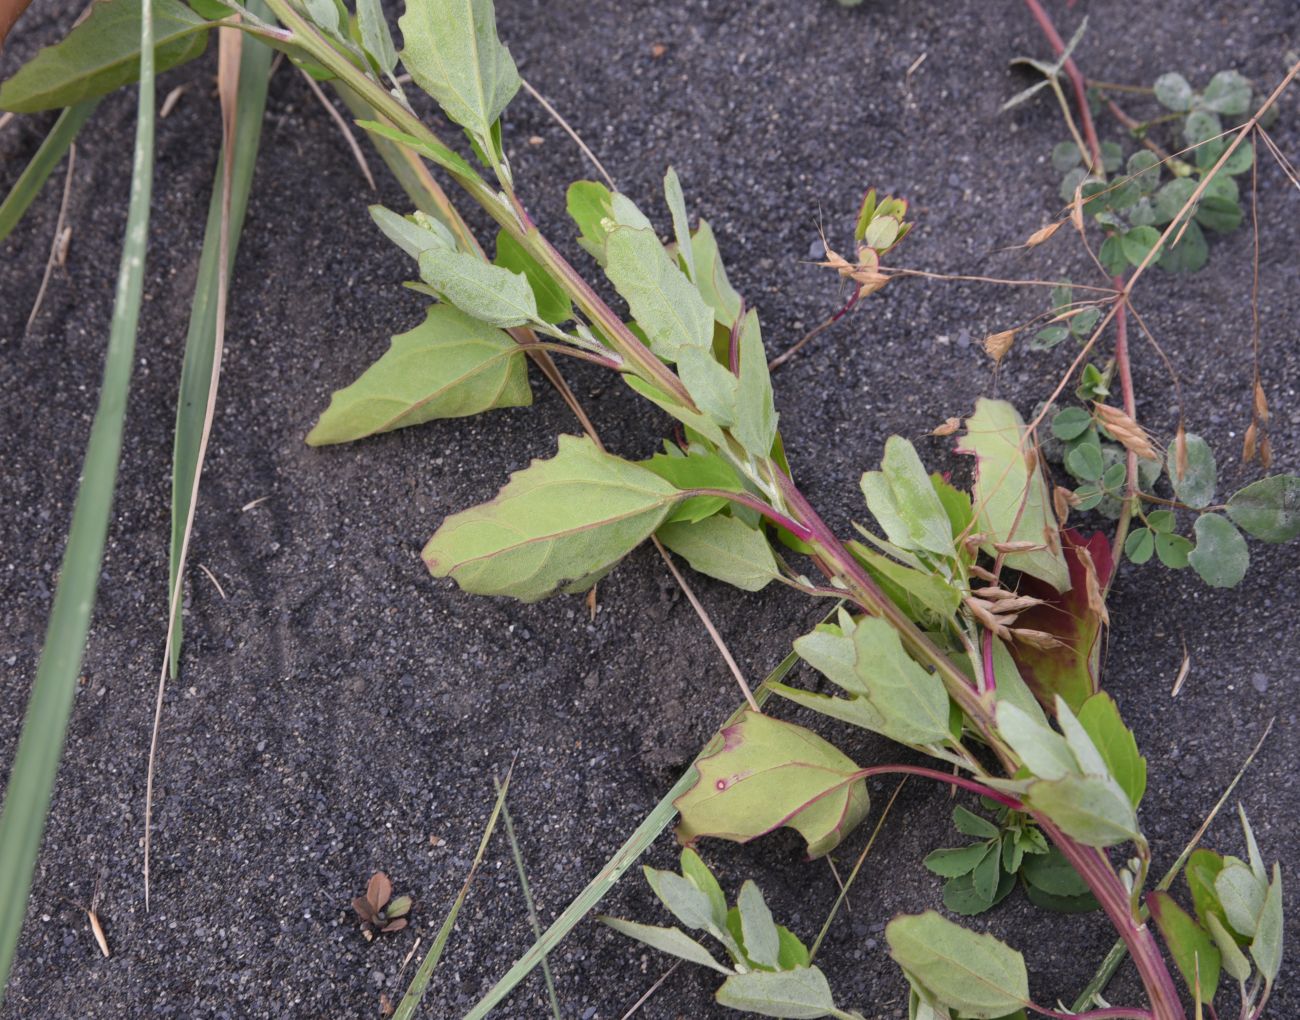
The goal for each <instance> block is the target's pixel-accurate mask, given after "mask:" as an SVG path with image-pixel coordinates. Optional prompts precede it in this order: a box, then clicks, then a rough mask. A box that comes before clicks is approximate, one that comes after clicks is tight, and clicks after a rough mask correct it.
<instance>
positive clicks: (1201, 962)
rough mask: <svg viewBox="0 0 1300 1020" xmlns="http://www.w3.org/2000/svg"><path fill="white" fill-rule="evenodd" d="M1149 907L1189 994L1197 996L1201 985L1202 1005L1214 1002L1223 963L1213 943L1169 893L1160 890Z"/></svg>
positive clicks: (1150, 900)
mask: <svg viewBox="0 0 1300 1020" xmlns="http://www.w3.org/2000/svg"><path fill="white" fill-rule="evenodd" d="M1147 906H1148V907H1150V908H1151V916H1152V917H1153V918H1154V919H1155V922H1156V927H1158V928H1159V929H1160V934H1161V936H1162V937H1163V938H1164V940H1165V945H1166V946H1168V947H1169V955H1170V956H1172V957H1173V958H1174V963H1175V964H1177V965H1178V973H1179V974H1181V975H1182V977H1183V983H1184V984H1186V986H1187V990H1188V992H1191V993H1194V992H1195V991H1196V988H1197V982H1198V981H1199V983H1200V990H1201V994H1200V999H1201V1001H1202V1002H1212V1001H1213V1000H1214V993H1215V992H1216V991H1217V990H1218V988H1219V968H1220V960H1221V957H1220V955H1219V950H1218V948H1217V947H1216V946H1215V944H1214V940H1213V939H1211V938H1210V936H1209V935H1208V934H1207V933H1206V931H1205V929H1204V928H1202V927H1201V926H1200V925H1199V924H1197V923H1196V920H1195V919H1194V918H1193V917H1192V916H1191V914H1189V913H1187V911H1185V910H1184V909H1183V908H1182V907H1180V906H1179V905H1178V904H1177V903H1175V902H1174V898H1173V897H1172V896H1170V895H1169V894H1168V893H1167V892H1163V891H1160V890H1157V891H1156V892H1153V893H1150V894H1149V895H1148V896H1147Z"/></svg>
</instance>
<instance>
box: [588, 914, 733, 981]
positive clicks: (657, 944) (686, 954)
mask: <svg viewBox="0 0 1300 1020" xmlns="http://www.w3.org/2000/svg"><path fill="white" fill-rule="evenodd" d="M596 919H597V920H598V921H600V922H601V923H602V924H606V925H609V927H611V928H613V929H614V930H615V931H616V932H618V933H619V934H620V935H626V936H627V937H628V938H632V939H636V940H637V941H638V942H640V943H642V944H643V945H647V946H649V947H650V948H651V949H657V950H659V951H660V952H661V953H668V954H670V955H672V956H676V957H679V958H680V959H683V960H685V961H687V962H688V963H698V964H699V965H700V966H702V967H708V968H709V969H710V970H716V971H717V972H718V973H719V974H727V975H730V974H733V973H735V972H734V971H733V970H731V968H729V967H724V966H722V964H720V963H718V961H717V960H715V959H714V958H713V954H712V953H710V952H709V951H708V950H707V949H705V948H704V947H703V946H702V945H700V944H699V943H698V942H696V941H695V940H694V939H693V938H691V937H690V936H689V935H687V934H686V933H685V932H683V931H682V930H681V929H680V928H660V927H658V926H657V925H653V924H639V923H638V922H636V921H624V920H622V919H620V918H617V917H606V916H604V915H600V916H598V917H597V918H596Z"/></svg>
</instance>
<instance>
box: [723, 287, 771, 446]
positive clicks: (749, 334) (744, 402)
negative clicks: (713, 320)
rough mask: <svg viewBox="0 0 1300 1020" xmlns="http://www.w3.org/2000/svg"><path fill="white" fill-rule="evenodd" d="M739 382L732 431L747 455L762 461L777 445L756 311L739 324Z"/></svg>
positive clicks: (765, 352) (764, 353)
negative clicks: (734, 423) (774, 445)
mask: <svg viewBox="0 0 1300 1020" xmlns="http://www.w3.org/2000/svg"><path fill="white" fill-rule="evenodd" d="M738 353H739V355H740V358H739V362H740V364H739V368H740V379H739V385H738V387H737V390H736V427H735V429H734V430H733V431H734V434H735V437H736V439H738V440H739V441H740V445H741V446H743V447H744V448H745V450H746V452H748V453H749V454H750V455H752V456H753V457H754V458H756V459H759V460H762V459H764V458H766V457H767V456H769V455H770V454H771V452H772V446H773V444H774V443H775V442H776V420H777V414H776V406H775V404H774V402H773V396H772V378H771V376H770V375H769V374H768V370H767V351H766V349H765V348H764V347H763V334H762V333H761V332H760V331H759V326H758V312H756V311H754V310H753V309H750V310H749V311H748V312H747V313H746V314H745V317H744V319H742V320H741V322H740V337H739V351H738Z"/></svg>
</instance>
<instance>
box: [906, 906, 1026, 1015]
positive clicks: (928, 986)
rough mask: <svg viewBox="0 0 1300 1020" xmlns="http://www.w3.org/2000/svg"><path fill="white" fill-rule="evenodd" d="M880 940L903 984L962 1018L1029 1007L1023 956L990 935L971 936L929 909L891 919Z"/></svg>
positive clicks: (974, 934) (971, 934) (963, 929)
mask: <svg viewBox="0 0 1300 1020" xmlns="http://www.w3.org/2000/svg"><path fill="white" fill-rule="evenodd" d="M885 939H886V941H888V943H889V954H890V956H892V957H893V958H894V960H895V962H896V963H897V964H898V965H899V966H900V967H902V968H903V970H904V972H905V973H906V974H907V976H908V979H909V980H911V981H913V982H915V983H916V984H919V985H921V986H922V987H923V988H924V989H925V990H926V991H927V992H928V993H929V995H930V997H932V998H933V999H936V1000H937V1001H938V1002H939V1003H940V1004H942V1005H944V1006H948V1007H950V1008H952V1009H956V1010H959V1011H960V1012H961V1013H962V1014H963V1015H965V1016H968V1017H975V1018H979V1020H994V1018H998V1017H1003V1016H1005V1015H1006V1014H1007V1013H1010V1012H1012V1011H1013V1010H1016V1009H1019V1008H1021V1007H1023V1006H1025V1005H1027V1004H1028V1002H1029V974H1028V972H1027V971H1026V970H1025V959H1024V957H1023V956H1021V955H1020V954H1019V953H1018V952H1016V951H1015V950H1014V949H1012V948H1011V947H1010V946H1007V945H1006V944H1005V943H1003V942H1000V941H999V940H998V939H996V938H994V937H993V936H992V935H979V934H976V933H975V932H973V931H969V930H968V929H966V928H963V927H961V926H960V925H957V924H953V923H952V922H951V921H949V920H947V919H946V918H944V917H942V916H940V915H939V914H937V913H935V912H934V911H932V910H931V911H927V912H926V913H924V914H919V915H914V916H903V917H896V918H894V920H892V921H890V922H889V924H888V925H887V926H886V927H885Z"/></svg>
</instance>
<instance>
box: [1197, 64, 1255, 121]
mask: <svg viewBox="0 0 1300 1020" xmlns="http://www.w3.org/2000/svg"><path fill="white" fill-rule="evenodd" d="M1250 92H1251V89H1250V79H1248V78H1246V77H1245V76H1244V75H1242V74H1240V73H1239V72H1237V71H1220V72H1219V73H1218V74H1216V75H1215V76H1214V77H1213V78H1211V79H1210V84H1208V85H1207V86H1205V91H1204V92H1203V93H1201V105H1202V106H1204V107H1205V108H1206V109H1207V110H1213V111H1214V112H1215V113H1221V114H1223V115H1224V116H1226V117H1240V116H1242V115H1244V114H1246V113H1249V112H1250Z"/></svg>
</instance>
